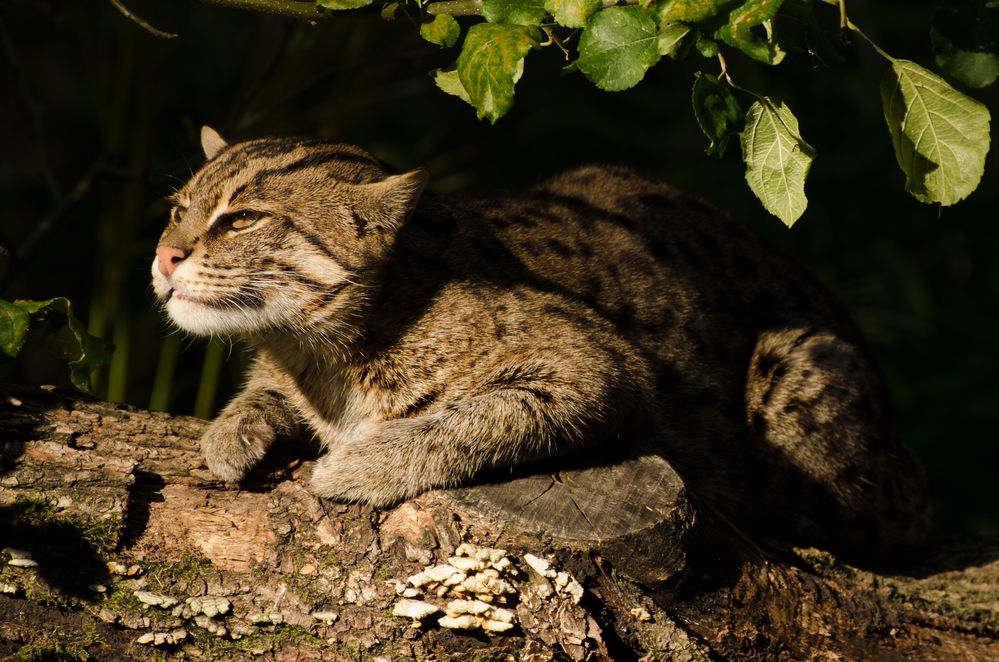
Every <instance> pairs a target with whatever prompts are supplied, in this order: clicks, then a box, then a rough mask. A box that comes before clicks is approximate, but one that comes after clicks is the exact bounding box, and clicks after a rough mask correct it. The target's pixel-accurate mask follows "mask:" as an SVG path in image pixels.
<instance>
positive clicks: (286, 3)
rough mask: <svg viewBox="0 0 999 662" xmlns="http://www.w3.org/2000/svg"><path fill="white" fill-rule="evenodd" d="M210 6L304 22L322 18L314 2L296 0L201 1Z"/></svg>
mask: <svg viewBox="0 0 999 662" xmlns="http://www.w3.org/2000/svg"><path fill="white" fill-rule="evenodd" d="M201 1H202V2H205V3H208V4H211V5H221V6H223V7H230V8H233V9H246V10H249V11H258V12H264V13H266V14H274V15H275V16H288V17H290V18H298V19H301V20H304V21H318V20H319V19H321V18H323V15H322V14H320V13H319V9H318V8H317V7H316V3H315V2H298V1H297V0H201Z"/></svg>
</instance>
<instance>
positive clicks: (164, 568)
mask: <svg viewBox="0 0 999 662" xmlns="http://www.w3.org/2000/svg"><path fill="white" fill-rule="evenodd" d="M139 566H140V567H141V568H142V569H143V570H144V574H145V576H146V577H147V579H148V580H149V583H150V584H151V585H153V586H155V588H156V589H157V590H160V591H172V592H178V591H179V592H182V593H186V592H188V589H189V587H191V586H193V585H194V584H196V583H197V582H203V581H206V580H207V579H209V578H213V577H215V576H217V575H218V571H217V570H216V569H215V567H214V566H213V565H212V564H211V562H210V561H208V560H207V559H204V558H202V557H200V556H196V555H194V554H184V555H182V556H181V557H180V560H179V561H177V562H175V563H163V562H160V561H146V562H140V563H139Z"/></svg>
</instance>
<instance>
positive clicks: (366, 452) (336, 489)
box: [309, 425, 435, 507]
mask: <svg viewBox="0 0 999 662" xmlns="http://www.w3.org/2000/svg"><path fill="white" fill-rule="evenodd" d="M393 433H394V431H393V430H392V429H391V426H387V425H386V426H372V427H371V428H365V429H364V430H363V432H362V431H358V433H357V435H356V436H355V438H354V439H352V440H351V441H348V442H344V443H341V444H338V445H336V446H335V447H333V448H332V449H330V451H329V452H327V453H326V454H325V455H323V456H322V457H321V458H319V461H318V462H316V467H315V469H313V471H312V479H311V481H310V482H309V486H310V488H311V490H312V492H314V493H315V494H316V495H318V496H321V497H326V498H329V499H336V500H337V501H349V502H360V503H368V504H371V505H373V506H378V507H385V506H391V505H394V504H396V503H399V502H400V501H404V500H406V499H408V498H410V497H413V496H416V495H417V494H420V493H421V492H425V491H426V490H428V489H430V488H432V487H434V486H435V485H434V481H433V478H432V477H431V476H427V475H424V474H423V472H421V471H420V468H419V467H418V466H414V464H413V463H412V462H411V461H410V458H409V454H408V453H407V452H406V451H405V448H406V446H405V444H409V443H412V440H411V439H406V438H395V437H394V434H393Z"/></svg>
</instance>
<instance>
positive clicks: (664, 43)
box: [658, 23, 691, 60]
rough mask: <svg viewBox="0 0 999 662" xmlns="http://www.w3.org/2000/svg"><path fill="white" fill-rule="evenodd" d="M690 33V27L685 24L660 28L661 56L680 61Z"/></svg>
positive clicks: (667, 25) (659, 44) (673, 24)
mask: <svg viewBox="0 0 999 662" xmlns="http://www.w3.org/2000/svg"><path fill="white" fill-rule="evenodd" d="M690 32H691V30H690V26H689V25H685V24H683V23H667V24H666V25H664V26H662V27H661V28H659V43H658V46H659V54H660V55H667V56H669V57H671V58H673V59H674V60H675V59H678V57H679V54H680V51H682V50H684V48H683V46H684V42H685V40H686V37H687V35H689V34H690Z"/></svg>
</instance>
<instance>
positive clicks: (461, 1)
mask: <svg viewBox="0 0 999 662" xmlns="http://www.w3.org/2000/svg"><path fill="white" fill-rule="evenodd" d="M427 13H428V14H430V15H432V16H436V15H437V14H450V15H451V16H479V15H480V14H482V0H443V2H431V3H430V4H429V5H427Z"/></svg>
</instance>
